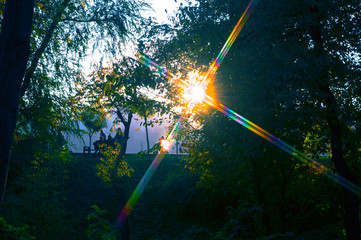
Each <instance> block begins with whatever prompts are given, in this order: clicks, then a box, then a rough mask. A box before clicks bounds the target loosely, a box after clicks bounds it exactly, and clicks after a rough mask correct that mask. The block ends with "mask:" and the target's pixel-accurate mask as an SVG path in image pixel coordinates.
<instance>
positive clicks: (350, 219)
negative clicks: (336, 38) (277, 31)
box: [310, 6, 361, 240]
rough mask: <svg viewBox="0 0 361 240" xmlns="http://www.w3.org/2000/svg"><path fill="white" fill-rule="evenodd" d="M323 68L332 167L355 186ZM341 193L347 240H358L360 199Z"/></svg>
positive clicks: (314, 33)
mask: <svg viewBox="0 0 361 240" xmlns="http://www.w3.org/2000/svg"><path fill="white" fill-rule="evenodd" d="M311 12H312V13H313V14H315V19H314V21H313V24H312V25H311V26H310V35H311V38H312V40H313V41H314V45H315V47H314V51H315V54H316V58H318V59H326V56H327V53H326V51H325V50H324V49H323V42H322V31H321V21H322V15H321V14H320V10H319V8H318V6H314V7H312V8H311ZM320 62H324V65H323V66H322V65H321V66H318V67H320V68H321V70H320V71H315V72H318V73H319V74H316V75H315V79H316V81H317V83H318V90H319V94H320V96H319V97H320V98H321V100H322V101H323V102H324V103H325V105H326V109H325V113H326V120H327V123H328V126H329V128H330V131H331V150H332V161H333V163H334V164H335V168H336V171H337V172H338V174H340V175H341V176H342V177H344V178H345V179H347V180H348V181H350V182H352V183H354V184H356V185H357V178H356V176H355V175H353V174H351V172H350V171H349V169H348V167H347V164H346V161H345V159H344V156H343V146H342V134H341V125H340V121H339V116H338V112H339V109H338V106H337V101H336V98H335V96H334V94H333V93H332V91H331V89H330V86H329V84H328V81H329V75H328V69H327V64H326V62H325V61H320ZM343 192H344V209H345V228H346V235H347V239H349V240H360V239H361V238H360V220H359V215H358V214H359V198H358V196H357V195H356V194H354V193H352V192H350V191H349V190H347V189H346V188H343Z"/></svg>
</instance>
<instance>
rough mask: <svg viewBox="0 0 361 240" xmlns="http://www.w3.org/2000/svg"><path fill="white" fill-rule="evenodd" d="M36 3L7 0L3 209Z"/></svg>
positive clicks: (0, 125)
mask: <svg viewBox="0 0 361 240" xmlns="http://www.w3.org/2000/svg"><path fill="white" fill-rule="evenodd" d="M33 11H34V1H33V0H7V1H6V3H5V13H4V19H3V22H2V25H1V33H0V133H1V134H0V201H1V202H0V205H1V204H2V201H3V198H4V192H5V187H6V180H7V173H8V169H9V162H10V150H11V143H12V139H13V134H14V129H15V125H16V115H17V111H18V105H19V95H20V87H21V82H22V79H23V77H24V73H25V69H26V63H27V61H28V59H29V51H30V34H31V26H32V19H33Z"/></svg>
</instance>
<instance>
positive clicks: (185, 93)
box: [181, 71, 206, 106]
mask: <svg viewBox="0 0 361 240" xmlns="http://www.w3.org/2000/svg"><path fill="white" fill-rule="evenodd" d="M181 88H182V91H181V96H182V98H183V99H184V100H185V101H186V102H187V103H188V105H192V106H194V105H197V104H199V103H202V102H203V101H204V99H205V97H206V87H205V86H204V84H203V77H202V76H201V75H200V74H199V72H198V71H192V72H190V73H188V77H187V79H185V80H182V82H181Z"/></svg>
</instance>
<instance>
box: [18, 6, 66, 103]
mask: <svg viewBox="0 0 361 240" xmlns="http://www.w3.org/2000/svg"><path fill="white" fill-rule="evenodd" d="M69 2H70V0H64V1H63V2H62V4H60V6H59V7H58V8H57V9H58V12H57V13H56V15H55V17H54V19H53V21H52V22H51V24H50V27H49V29H48V30H47V31H46V34H45V37H44V39H43V41H42V42H41V45H40V47H39V48H38V49H37V50H36V52H35V54H34V56H33V58H32V59H31V64H30V67H29V68H28V69H26V72H25V76H24V81H23V84H22V86H21V91H20V97H23V96H24V94H25V92H26V90H27V89H28V87H29V84H30V80H31V78H32V77H33V75H34V72H35V69H36V67H37V66H38V63H39V60H40V57H41V55H43V53H44V51H45V49H46V47H47V46H48V45H49V42H50V40H51V37H52V36H53V34H54V31H55V29H56V27H57V26H58V23H59V21H60V20H61V16H62V15H63V13H64V12H65V8H66V7H67V6H68V4H69Z"/></svg>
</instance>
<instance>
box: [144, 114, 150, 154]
mask: <svg viewBox="0 0 361 240" xmlns="http://www.w3.org/2000/svg"><path fill="white" fill-rule="evenodd" d="M144 122H145V136H146V139H147V150H148V151H147V154H148V155H149V135H148V123H147V117H144Z"/></svg>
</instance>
